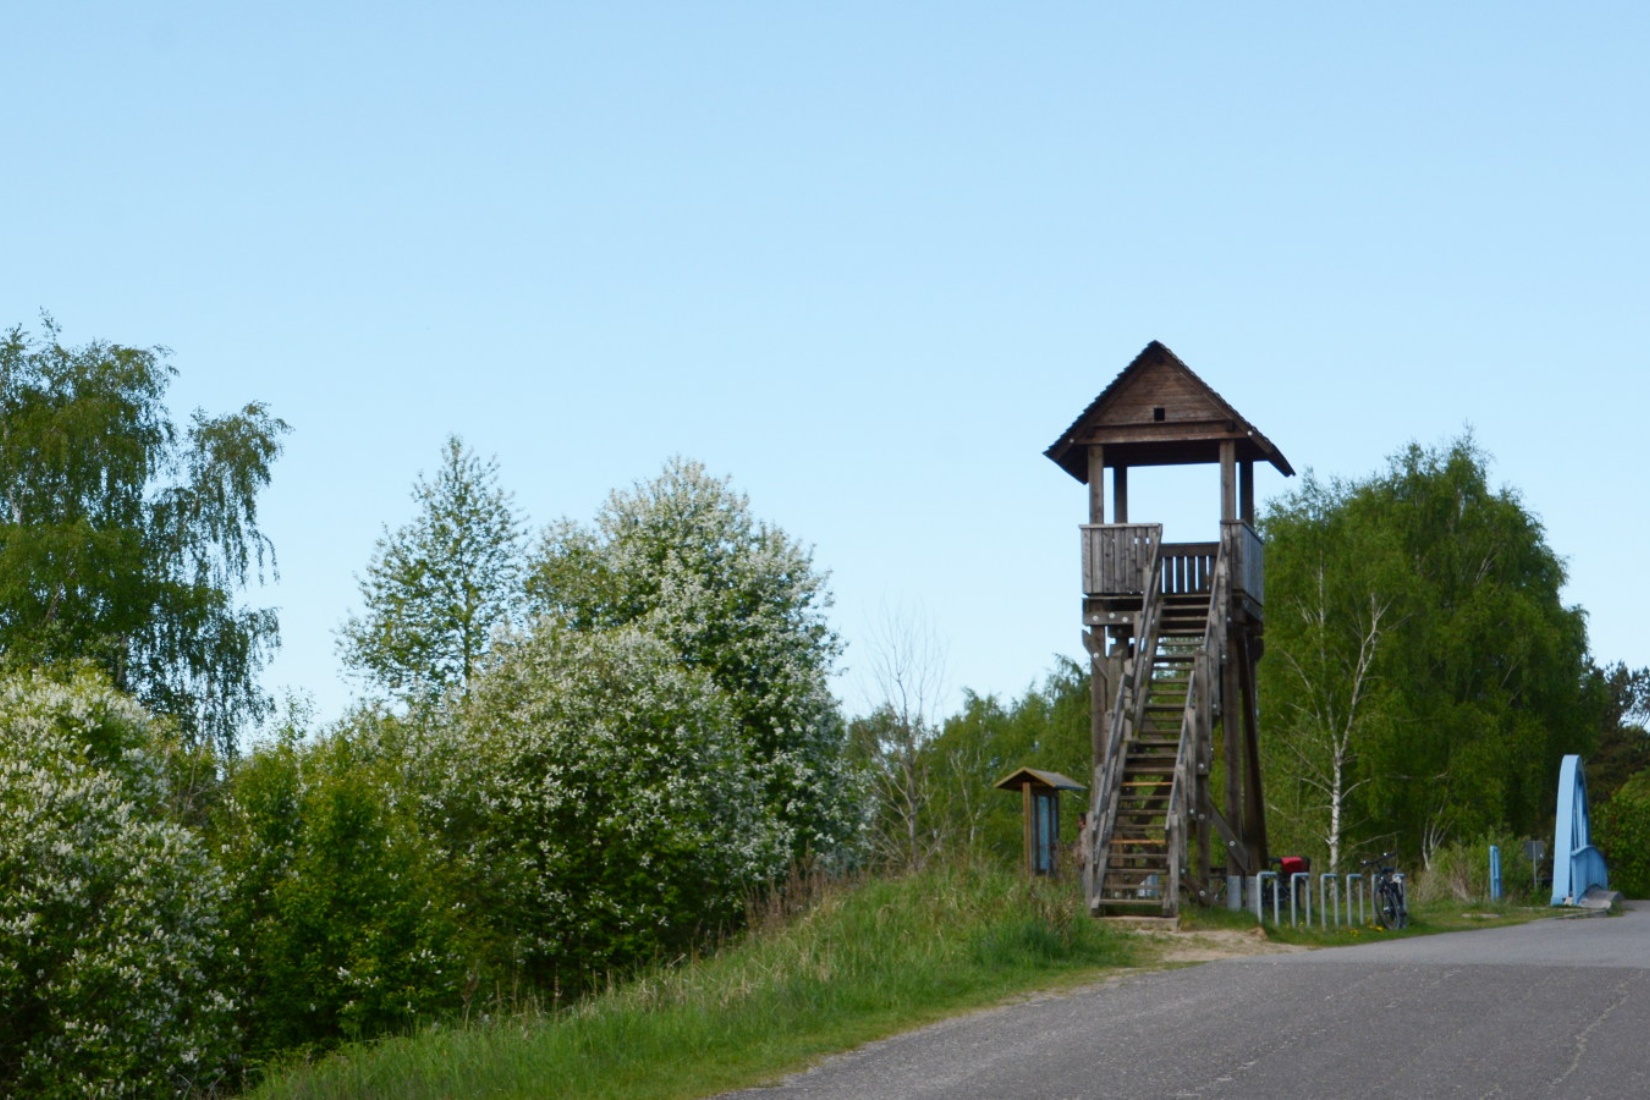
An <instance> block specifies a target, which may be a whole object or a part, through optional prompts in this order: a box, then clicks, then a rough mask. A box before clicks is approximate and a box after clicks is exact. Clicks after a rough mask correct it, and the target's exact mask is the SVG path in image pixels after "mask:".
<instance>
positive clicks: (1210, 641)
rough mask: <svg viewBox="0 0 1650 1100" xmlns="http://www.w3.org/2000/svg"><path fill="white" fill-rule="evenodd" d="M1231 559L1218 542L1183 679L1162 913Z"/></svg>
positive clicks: (1170, 892) (1178, 849)
mask: <svg viewBox="0 0 1650 1100" xmlns="http://www.w3.org/2000/svg"><path fill="white" fill-rule="evenodd" d="M1231 578H1232V571H1231V560H1230V556H1229V553H1228V551H1227V546H1226V541H1225V540H1224V539H1223V540H1221V545H1220V552H1219V556H1218V557H1217V558H1216V559H1215V574H1214V577H1213V579H1212V581H1211V583H1210V585H1209V618H1208V622H1207V624H1206V625H1205V626H1204V628H1203V642H1202V644H1201V645H1200V646H1199V647H1198V651H1197V654H1196V655H1195V657H1194V659H1193V661H1192V668H1191V673H1190V675H1188V676H1187V678H1186V709H1185V710H1184V711H1182V712H1181V717H1180V746H1179V749H1178V751H1177V752H1176V753H1175V760H1174V780H1173V782H1172V783H1171V784H1170V787H1169V811H1168V814H1167V816H1166V817H1165V818H1164V823H1163V831H1164V834H1165V836H1164V840H1165V844H1164V848H1165V850H1166V851H1167V853H1168V856H1169V881H1168V883H1167V887H1168V888H1167V889H1165V890H1164V892H1163V894H1164V898H1163V905H1164V911H1165V912H1166V913H1168V912H1172V911H1173V907H1175V906H1178V905H1179V903H1180V868H1181V864H1182V863H1184V862H1185V856H1186V837H1187V834H1188V833H1189V832H1190V831H1191V822H1190V814H1189V812H1188V811H1189V808H1190V807H1189V805H1188V803H1189V795H1188V791H1189V790H1190V789H1191V786H1192V772H1193V769H1194V767H1195V763H1194V761H1193V755H1192V754H1193V753H1195V752H1196V751H1197V746H1198V743H1199V742H1200V741H1201V740H1202V735H1203V734H1204V733H1206V732H1208V731H1206V730H1204V729H1203V728H1202V727H1203V725H1204V721H1205V716H1206V715H1208V714H1209V712H1210V708H1209V707H1207V706H1205V705H1204V702H1205V700H1204V695H1205V694H1206V693H1208V692H1210V691H1212V690H1213V688H1214V685H1215V684H1216V683H1217V682H1218V679H1219V674H1218V672H1217V671H1216V670H1213V669H1211V668H1210V667H1209V665H1210V663H1211V662H1212V661H1213V660H1214V659H1215V656H1216V655H1218V654H1220V653H1224V652H1225V650H1226V611H1227V605H1228V604H1229V602H1230V601H1231Z"/></svg>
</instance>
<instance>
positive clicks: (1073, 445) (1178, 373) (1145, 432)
mask: <svg viewBox="0 0 1650 1100" xmlns="http://www.w3.org/2000/svg"><path fill="white" fill-rule="evenodd" d="M1226 440H1232V441H1233V442H1235V443H1236V444H1237V457H1238V459H1239V461H1265V462H1270V463H1271V464H1272V465H1273V466H1276V467H1277V468H1278V471H1279V472H1280V473H1282V474H1283V475H1284V476H1285V477H1289V476H1292V475H1293V474H1294V472H1295V470H1294V468H1293V467H1292V466H1290V465H1289V460H1288V459H1286V458H1284V457H1283V452H1282V451H1280V450H1278V449H1277V447H1276V446H1274V445H1273V443H1272V441H1271V440H1270V439H1267V438H1266V437H1265V436H1264V435H1262V434H1261V433H1260V430H1259V429H1258V428H1256V427H1255V426H1254V425H1253V424H1251V423H1249V421H1247V420H1245V419H1244V418H1243V416H1242V415H1241V414H1239V412H1238V411H1237V410H1236V409H1234V408H1232V406H1231V405H1230V404H1228V403H1227V401H1226V399H1225V398H1224V397H1221V396H1220V394H1218V393H1216V392H1215V391H1214V390H1213V389H1211V388H1210V386H1209V384H1208V383H1207V382H1205V381H1203V379H1201V378H1199V377H1198V376H1197V374H1196V373H1195V372H1194V371H1193V370H1192V368H1191V367H1188V366H1187V365H1186V364H1185V363H1183V362H1181V361H1180V357H1179V356H1177V355H1176V354H1175V353H1174V352H1172V351H1170V350H1169V349H1168V348H1166V347H1164V346H1163V345H1162V344H1160V343H1158V342H1157V341H1156V340H1153V341H1152V342H1151V343H1149V344H1147V345H1146V347H1145V350H1143V351H1142V352H1141V353H1140V354H1139V355H1137V356H1135V357H1134V361H1133V362H1132V363H1130V364H1129V365H1128V366H1126V367H1124V368H1123V372H1122V373H1121V374H1119V375H1118V376H1117V377H1116V378H1114V379H1112V382H1111V385H1109V386H1107V387H1106V388H1105V389H1104V390H1102V391H1100V396H1098V397H1096V398H1095V399H1094V400H1093V401H1091V402H1090V403H1089V407H1088V408H1086V409H1084V410H1083V413H1082V415H1081V416H1079V417H1078V418H1077V419H1076V420H1074V421H1072V424H1071V427H1069V428H1067V429H1066V430H1065V431H1064V432H1062V433H1061V434H1060V438H1059V439H1057V440H1055V441H1054V443H1053V445H1052V446H1050V447H1049V449H1048V450H1046V451H1044V452H1043V453H1044V454H1046V455H1048V457H1049V458H1051V459H1053V460H1054V461H1055V462H1057V463H1059V464H1060V467H1061V468H1062V469H1063V470H1065V471H1066V472H1067V473H1069V474H1070V475H1071V476H1072V477H1074V478H1076V479H1077V480H1078V481H1082V482H1087V481H1088V479H1089V466H1088V448H1089V446H1090V445H1091V444H1095V443H1098V444H1100V445H1101V446H1103V447H1104V448H1105V460H1106V465H1107V466H1179V465H1185V464H1189V463H1199V462H1219V461H1220V445H1221V443H1222V442H1224V441H1226Z"/></svg>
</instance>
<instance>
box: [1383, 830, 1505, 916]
mask: <svg viewBox="0 0 1650 1100" xmlns="http://www.w3.org/2000/svg"><path fill="white" fill-rule="evenodd" d="M1491 845H1497V846H1499V847H1500V849H1501V890H1502V896H1503V897H1511V896H1513V895H1514V894H1522V893H1523V892H1525V891H1526V890H1527V889H1528V888H1529V885H1530V876H1529V874H1528V872H1529V869H1530V866H1529V863H1528V862H1527V861H1525V860H1524V857H1523V851H1524V845H1523V842H1522V841H1520V840H1518V839H1517V838H1515V837H1512V836H1508V835H1505V834H1499V833H1484V834H1482V835H1481V836H1478V837H1475V838H1474V839H1472V840H1458V841H1455V842H1454V843H1451V844H1447V845H1445V846H1444V847H1442V848H1440V849H1438V850H1437V851H1436V852H1434V853H1433V854H1432V865H1431V866H1430V867H1428V868H1427V869H1426V870H1425V871H1422V872H1421V873H1420V874H1419V875H1416V876H1415V881H1414V883H1413V884H1412V885H1411V888H1410V889H1411V900H1412V901H1419V902H1433V901H1488V900H1489V897H1490V846H1491ZM1521 867H1522V871H1523V873H1520V868H1521Z"/></svg>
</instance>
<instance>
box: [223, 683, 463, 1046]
mask: <svg viewBox="0 0 1650 1100" xmlns="http://www.w3.org/2000/svg"><path fill="white" fill-rule="evenodd" d="M408 737H409V735H408V731H407V730H406V729H405V728H404V727H402V726H401V725H400V724H399V723H397V722H396V721H394V720H392V719H388V718H384V717H381V716H377V715H373V714H370V713H369V714H361V715H357V716H355V717H354V718H352V719H350V720H347V721H346V722H345V723H343V724H341V725H340V726H339V727H338V728H335V729H333V730H331V731H328V732H326V733H324V734H322V735H321V736H319V737H317V738H316V739H315V740H314V741H312V742H311V743H308V744H305V743H301V742H300V741H299V739H298V737H297V736H296V734H295V732H293V731H290V730H289V731H288V733H287V734H286V735H285V736H283V737H282V738H281V739H280V740H278V741H277V742H275V743H273V744H269V745H265V746H262V747H260V748H258V749H257V750H255V751H254V752H252V753H251V754H250V755H249V756H247V757H245V758H244V759H242V760H240V761H238V762H237V763H236V764H235V766H234V767H233V768H232V769H231V771H230V774H229V780H228V792H227V797H226V799H225V800H224V803H223V805H222V807H221V809H220V810H219V812H218V815H217V820H216V823H215V830H214V831H215V839H216V841H217V844H218V851H219V858H220V859H221V861H222V863H223V865H224V867H225V868H226V870H227V871H228V873H229V875H230V879H231V882H232V893H231V897H230V901H229V904H228V909H227V921H228V925H229V927H230V929H231V931H232V934H233V936H234V939H235V942H236V944H237V945H238V947H239V958H240V969H239V974H238V981H239V984H240V986H241V989H242V990H243V994H242V1005H241V1010H240V1023H241V1027H242V1029H243V1033H244V1036H245V1040H246V1043H247V1051H248V1055H249V1056H250V1057H251V1059H252V1060H253V1061H254V1062H258V1061H262V1060H265V1059H267V1058H269V1057H271V1056H272V1055H277V1054H279V1053H280V1052H281V1051H284V1050H289V1049H292V1048H306V1047H307V1048H311V1049H323V1048H326V1047H330V1046H333V1045H336V1044H337V1043H338V1042H340V1041H342V1040H345V1039H356V1038H365V1037H369V1036H373V1035H378V1034H382V1033H385V1032H391V1031H396V1030H404V1029H406V1028H409V1027H411V1026H412V1025H413V1024H414V1023H416V1022H417V1021H418V1020H420V1019H425V1018H429V1017H431V1016H434V1015H437V1014H441V1013H445V1012H448V1011H451V1010H454V1009H457V1008H459V1007H461V1005H462V1004H463V1001H464V999H465V997H466V996H468V993H469V991H470V990H471V989H473V988H474V985H475V981H476V977H475V974H474V972H473V968H472V966H471V964H470V958H471V954H470V951H469V950H468V946H467V945H468V942H469V938H468V936H467V920H468V916H467V914H466V912H465V909H464V906H463V905H462V904H460V903H459V902H458V901H457V900H456V899H457V892H456V890H455V889H454V887H453V885H452V880H451V878H450V876H448V874H447V872H446V871H444V869H443V868H442V866H441V863H440V860H439V858H438V856H437V851H436V848H435V846H434V845H433V844H432V843H430V842H429V841H428V840H427V839H426V838H425V835H424V833H423V832H422V831H421V829H420V826H419V822H418V818H417V813H416V810H417V804H416V798H415V797H414V792H415V791H416V789H417V778H416V764H417V757H416V754H414V753H412V752H411V751H409V748H408V745H407V741H408Z"/></svg>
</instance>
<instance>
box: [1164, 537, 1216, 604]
mask: <svg viewBox="0 0 1650 1100" xmlns="http://www.w3.org/2000/svg"><path fill="white" fill-rule="evenodd" d="M1219 555H1220V543H1218V542H1171V543H1166V544H1164V546H1163V594H1164V595H1166V596H1195V595H1198V594H1200V593H1203V592H1207V591H1209V588H1210V586H1211V585H1212V584H1213V583H1214V576H1215V558H1216V557H1218V556H1219Z"/></svg>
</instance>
